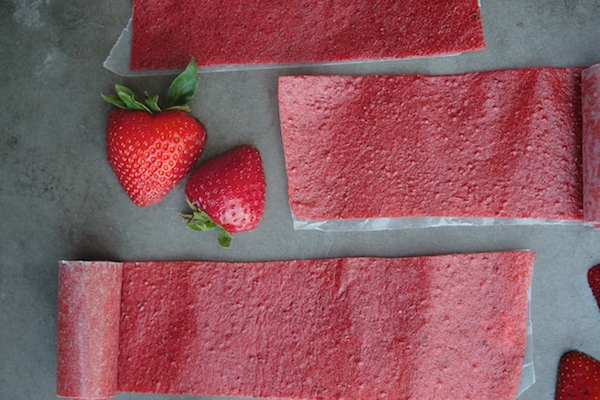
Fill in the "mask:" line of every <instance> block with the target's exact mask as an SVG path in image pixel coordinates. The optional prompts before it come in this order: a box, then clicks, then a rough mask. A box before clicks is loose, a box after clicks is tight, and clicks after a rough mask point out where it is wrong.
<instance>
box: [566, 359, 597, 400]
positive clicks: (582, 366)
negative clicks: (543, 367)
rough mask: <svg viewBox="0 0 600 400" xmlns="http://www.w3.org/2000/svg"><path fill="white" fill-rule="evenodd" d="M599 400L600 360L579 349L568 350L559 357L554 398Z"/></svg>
mask: <svg viewBox="0 0 600 400" xmlns="http://www.w3.org/2000/svg"><path fill="white" fill-rule="evenodd" d="M567 399H568V400H599V399H600V361H598V360H596V359H595V358H592V357H590V356H589V355H587V354H585V353H582V352H580V351H575V350H572V351H569V352H567V353H565V354H564V355H563V356H562V357H561V359H560V365H559V367H558V379H557V384H556V400H567Z"/></svg>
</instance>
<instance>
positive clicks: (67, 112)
mask: <svg viewBox="0 0 600 400" xmlns="http://www.w3.org/2000/svg"><path fill="white" fill-rule="evenodd" d="M130 15H131V0H127V1H116V0H105V1H91V0H0V98H1V99H2V101H1V107H0V121H1V124H0V171H1V172H0V215H1V218H2V219H1V221H2V222H1V223H0V398H2V399H13V400H21V399H50V398H54V397H55V395H54V393H55V370H56V355H55V353H56V316H57V315H56V300H57V261H58V260H60V259H109V260H117V261H124V260H184V259H208V260H230V261H237V260H240V261H250V260H275V259H292V258H316V257H327V256H332V257H333V256H409V255H432V254H441V253H451V252H467V251H488V250H506V249H521V248H527V249H533V250H535V251H536V252H537V254H538V257H537V261H536V270H535V276H534V282H533V287H532V322H533V332H534V334H533V351H534V356H535V370H536V377H537V382H536V383H535V385H534V386H532V387H531V388H530V389H529V390H528V391H526V392H525V393H524V394H523V395H522V396H520V399H522V400H530V399H531V400H533V399H535V400H550V399H553V396H554V387H555V378H556V368H557V364H558V360H559V357H560V355H561V354H562V353H563V352H564V351H566V350H569V349H572V348H576V349H579V350H583V351H586V352H588V353H589V354H591V355H593V356H595V357H598V358H600V341H598V337H599V336H600V312H599V310H598V307H597V306H596V304H595V303H594V301H593V298H592V295H591V293H590V291H589V289H588V287H587V284H586V280H585V279H586V276H585V275H586V272H587V269H588V268H589V267H591V266H593V265H595V264H598V263H600V231H593V230H591V229H588V228H584V227H579V226H538V227H515V226H513V227H506V226H505V227H502V226H494V227H478V228H476V227H446V228H430V229H410V230H404V231H393V232H368V233H351V232H340V233H323V232H306V231H300V232H297V231H294V230H293V228H292V220H291V216H290V211H289V207H288V206H287V203H286V189H287V188H286V180H285V170H284V164H283V152H282V148H281V139H280V132H279V119H278V113H277V99H276V84H277V76H278V75H282V74H297V73H303V74H304V73H306V74H317V73H326V74H334V73H339V74H342V73H344V74H345V73H347V74H366V73H368V74H372V73H435V74H438V73H460V72H466V71H480V70H491V69H503V68H518V67H529V66H586V65H591V64H593V63H596V62H600V29H599V25H600V3H599V2H598V1H597V0H507V1H501V2H500V1H492V0H482V17H483V25H484V32H485V36H486V41H487V46H488V48H487V49H486V50H484V51H480V52H474V53H466V54H462V55H459V56H455V57H439V58H430V59H414V60H400V61H386V62H371V63H360V64H351V65H336V66H329V67H310V66H305V67H301V68H287V69H268V70H259V71H240V72H220V73H203V74H202V75H201V78H202V81H201V85H200V91H199V94H198V95H197V97H196V99H195V100H194V102H193V104H192V107H193V113H194V114H195V115H196V116H197V117H199V118H200V119H201V120H202V121H203V122H204V124H205V125H206V127H207V130H208V132H209V142H208V145H207V148H206V151H205V153H204V155H203V157H204V158H209V157H211V156H213V155H216V154H217V153H219V152H221V151H224V150H226V149H228V148H230V147H231V146H233V145H234V144H239V143H252V144H255V145H257V146H258V147H259V148H260V149H261V152H262V154H263V158H264V162H265V168H266V174H267V181H268V185H269V189H268V194H267V205H266V207H267V209H266V214H265V218H264V221H263V223H262V224H261V225H260V227H259V228H258V229H257V230H256V231H254V232H252V233H248V234H244V235H239V236H237V237H236V238H235V240H234V243H233V245H232V248H231V249H229V250H222V249H220V248H219V247H218V246H217V245H216V239H215V238H214V237H213V236H212V235H210V234H204V235H200V234H197V233H195V232H191V231H188V230H186V229H184V227H183V226H182V222H181V221H180V219H179V217H178V216H177V212H179V211H183V210H185V209H186V207H185V200H184V196H183V187H182V186H179V187H178V188H177V189H176V190H175V191H173V192H172V193H171V194H170V195H169V196H168V197H167V198H166V199H165V200H164V201H163V202H162V203H160V204H158V205H156V206H153V207H150V208H147V209H140V208H137V207H135V206H134V205H133V203H131V202H130V201H129V200H128V198H127V197H126V195H125V194H124V192H123V191H122V190H121V188H120V186H119V185H118V183H117V180H116V178H115V176H114V174H113V173H112V171H111V170H110V168H109V166H108V163H107V162H106V161H105V147H104V146H105V145H104V129H105V121H106V116H107V113H108V111H109V106H108V105H107V104H104V103H103V102H102V100H101V98H100V95H99V94H100V93H101V92H104V93H108V92H110V91H111V90H112V87H113V84H114V83H121V84H126V85H129V86H131V87H132V88H135V89H138V90H143V89H147V90H148V91H149V92H150V93H158V92H164V91H165V90H166V87H167V85H168V83H169V82H170V81H171V79H172V76H162V77H153V78H150V77H136V78H122V77H119V76H117V75H115V74H113V73H111V72H110V71H108V70H106V69H105V68H103V65H102V63H103V61H104V60H105V58H106V57H107V55H108V54H109V52H110V50H111V48H112V46H113V45H114V43H115V42H116V40H117V38H118V37H119V35H120V34H121V31H122V29H123V28H124V27H125V26H126V24H127V21H128V20H129V18H130ZM117 398H118V399H159V398H160V399H171V398H172V399H175V398H178V397H176V396H142V395H129V394H120V395H119V396H118V397H117Z"/></svg>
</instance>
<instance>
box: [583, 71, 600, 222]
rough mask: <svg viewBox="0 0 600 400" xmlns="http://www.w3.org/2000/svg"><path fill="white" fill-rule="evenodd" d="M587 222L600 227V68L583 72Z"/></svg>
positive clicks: (584, 207) (584, 197)
mask: <svg viewBox="0 0 600 400" xmlns="http://www.w3.org/2000/svg"><path fill="white" fill-rule="evenodd" d="M581 86H582V97H583V99H582V115H583V158H584V164H583V182H584V185H583V201H584V203H583V210H584V221H585V222H586V223H588V224H591V225H594V226H596V227H600V64H596V65H593V66H591V67H589V68H586V69H584V70H583V72H582V74H581Z"/></svg>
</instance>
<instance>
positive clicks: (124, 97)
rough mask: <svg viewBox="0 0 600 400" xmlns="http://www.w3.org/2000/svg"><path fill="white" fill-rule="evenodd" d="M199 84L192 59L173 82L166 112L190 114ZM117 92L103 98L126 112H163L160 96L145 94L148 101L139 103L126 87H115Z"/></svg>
mask: <svg viewBox="0 0 600 400" xmlns="http://www.w3.org/2000/svg"><path fill="white" fill-rule="evenodd" d="M199 83H200V78H198V66H197V65H196V62H195V61H194V59H193V58H192V60H191V61H190V63H189V64H188V66H187V67H186V68H185V70H184V71H183V72H182V73H180V74H179V75H177V77H175V79H174V80H173V82H171V85H170V86H169V90H168V92H167V108H166V109H165V111H168V110H181V111H185V112H190V106H189V105H188V103H189V102H190V101H192V98H194V95H195V94H196V90H197V89H198V85H199ZM115 90H116V92H117V94H116V95H111V96H107V95H105V94H102V98H103V99H104V100H105V101H106V102H108V103H110V104H112V105H114V106H116V107H119V108H122V109H125V110H132V111H146V112H149V113H150V114H155V113H159V112H161V111H162V109H161V108H160V106H159V105H158V95H157V96H152V97H150V95H148V93H145V95H146V99H144V101H139V100H138V99H137V98H136V97H137V95H136V93H135V92H134V91H133V90H131V89H129V88H127V87H125V86H122V85H115Z"/></svg>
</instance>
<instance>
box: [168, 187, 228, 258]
mask: <svg viewBox="0 0 600 400" xmlns="http://www.w3.org/2000/svg"><path fill="white" fill-rule="evenodd" d="M186 200H187V203H188V204H189V206H190V207H191V208H192V213H191V214H190V213H187V214H184V213H179V216H180V217H182V218H183V219H185V220H186V221H187V223H186V226H187V227H188V228H189V229H191V230H193V231H200V232H203V231H211V230H213V229H215V228H216V227H219V228H220V229H219V234H218V236H217V239H218V241H219V244H220V245H221V246H223V247H226V248H228V247H229V246H230V245H231V239H232V238H233V235H231V232H229V231H228V230H227V229H225V228H223V227H222V226H221V225H219V224H217V223H216V222H215V221H213V219H212V218H211V217H210V215H208V214H207V213H206V212H205V211H202V210H199V209H198V208H196V206H194V205H193V204H192V203H191V202H190V201H189V200H188V199H186Z"/></svg>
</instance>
